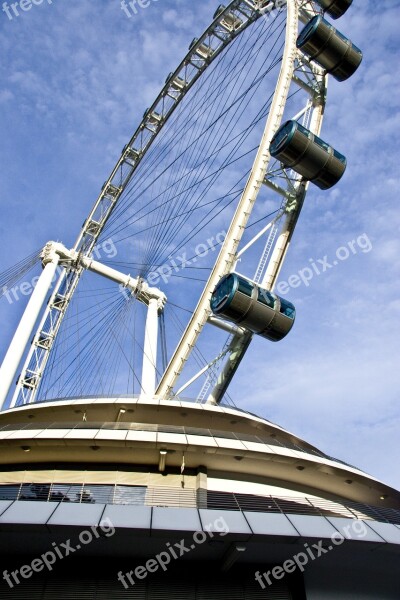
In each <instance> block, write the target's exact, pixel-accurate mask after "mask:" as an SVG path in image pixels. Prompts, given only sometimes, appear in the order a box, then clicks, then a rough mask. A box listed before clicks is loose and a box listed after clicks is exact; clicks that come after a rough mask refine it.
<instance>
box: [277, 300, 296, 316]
mask: <svg viewBox="0 0 400 600" xmlns="http://www.w3.org/2000/svg"><path fill="white" fill-rule="evenodd" d="M280 312H281V313H282V314H283V315H286V316H287V317H290V318H291V319H294V317H295V314H296V309H295V307H294V306H293V304H291V302H288V301H287V300H283V298H281V309H280Z"/></svg>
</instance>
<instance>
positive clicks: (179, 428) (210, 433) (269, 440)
mask: <svg viewBox="0 0 400 600" xmlns="http://www.w3.org/2000/svg"><path fill="white" fill-rule="evenodd" d="M46 429H49V430H51V429H70V430H72V429H101V430H113V431H116V430H118V431H146V432H150V433H175V434H182V435H198V436H203V437H210V438H224V439H232V440H237V441H242V442H255V443H258V444H267V445H268V446H278V447H281V448H286V449H288V450H297V451H299V452H303V453H306V454H311V455H314V456H318V457H320V458H325V459H327V460H331V461H333V462H338V463H340V464H343V465H346V466H348V467H351V468H352V469H357V467H353V466H352V465H349V464H348V463H345V462H344V461H342V460H338V459H336V458H332V457H331V456H328V455H327V454H324V453H323V452H320V451H319V450H317V449H316V448H313V447H310V446H306V445H305V446H304V447H303V446H300V445H299V444H296V443H295V442H292V441H290V440H288V439H285V437H284V436H285V434H282V438H281V439H280V438H279V433H273V434H272V436H271V435H269V436H267V435H254V434H248V433H239V432H238V433H235V432H232V431H222V430H218V429H205V428H204V429H202V428H198V427H185V426H183V425H152V424H147V423H129V422H118V423H116V422H109V423H104V422H90V421H80V422H79V423H77V422H76V421H75V422H63V421H61V422H53V423H36V422H35V423H32V422H31V423H9V424H7V425H4V426H3V427H1V426H0V432H6V431H10V432H11V431H21V430H24V431H28V430H35V431H36V430H46ZM357 470H359V469H357Z"/></svg>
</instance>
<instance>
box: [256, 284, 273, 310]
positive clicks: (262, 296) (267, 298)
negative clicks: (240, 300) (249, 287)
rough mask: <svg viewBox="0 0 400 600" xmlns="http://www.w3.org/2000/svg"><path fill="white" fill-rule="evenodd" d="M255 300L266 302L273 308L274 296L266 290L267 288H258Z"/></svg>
mask: <svg viewBox="0 0 400 600" xmlns="http://www.w3.org/2000/svg"><path fill="white" fill-rule="evenodd" d="M257 300H258V301H259V302H262V304H266V305H267V306H269V307H270V308H275V298H274V296H273V295H272V294H270V292H267V290H263V289H262V288H258V298H257Z"/></svg>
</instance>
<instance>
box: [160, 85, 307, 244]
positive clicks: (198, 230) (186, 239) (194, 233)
mask: <svg viewBox="0 0 400 600" xmlns="http://www.w3.org/2000/svg"><path fill="white" fill-rule="evenodd" d="M297 93H298V92H297V91H296V92H295V93H294V94H292V95H291V96H290V97H293V96H295V95H296V94H297ZM253 151H254V149H252V150H251V151H250V152H253ZM248 153H249V152H248ZM248 153H247V154H248ZM240 158H242V157H240ZM233 162H236V159H235V160H234V161H233ZM249 173H250V171H248V172H247V173H245V175H244V176H243V178H247V177H248V175H249ZM243 178H242V179H243ZM281 206H282V204H281ZM279 210H280V209H277V211H276V212H279ZM221 212H222V211H219V212H218V213H217V214H216V215H214V216H213V217H212V218H211V219H210V220H209V221H207V222H206V224H205V225H204V226H203V227H201V228H200V229H199V224H198V226H197V229H195V230H193V232H192V235H191V236H190V237H189V239H188V238H185V240H183V242H182V243H181V244H180V246H179V247H175V248H174V249H173V250H172V251H170V254H173V253H176V252H179V250H181V249H182V247H183V246H184V244H185V243H187V241H189V240H190V239H193V237H194V236H195V235H197V234H198V233H199V232H200V231H202V230H203V229H204V228H205V227H206V226H207V225H208V224H209V223H210V222H211V221H212V220H213V219H214V218H216V217H217V216H218V215H219V214H220V213H221ZM261 220H262V219H261ZM203 221H204V219H203ZM203 221H201V222H203Z"/></svg>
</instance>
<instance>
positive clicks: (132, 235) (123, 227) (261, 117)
mask: <svg viewBox="0 0 400 600" xmlns="http://www.w3.org/2000/svg"><path fill="white" fill-rule="evenodd" d="M296 94H297V91H296V92H295V93H294V94H292V95H291V96H290V97H289V98H292V97H293V96H294V95H296ZM272 96H273V94H272V95H271V97H270V98H272ZM269 106H270V100H269V102H268V103H267V105H266V109H265V110H266V113H265V114H264V112H263V113H262V114H261V115H260V117H259V118H257V119H256V120H255V121H254V122H252V123H251V124H250V125H249V126H248V127H247V128H246V129H245V130H243V131H242V132H240V133H239V134H237V135H236V136H235V137H234V138H233V139H232V141H237V140H238V139H239V138H240V136H241V135H242V134H243V133H245V132H247V131H250V129H251V128H252V127H253V126H255V125H257V124H258V123H259V122H260V121H262V120H264V119H265V116H266V114H268V110H269ZM257 147H258V146H255V147H254V148H252V149H251V150H250V151H248V152H246V153H245V154H243V155H240V156H239V157H237V158H236V159H235V160H234V161H232V162H231V163H229V164H228V165H227V166H231V165H232V164H234V163H235V162H237V161H238V160H240V159H241V158H243V157H245V156H247V155H248V154H249V153H251V152H253V151H254V150H255V149H256V148H257ZM205 160H206V159H205ZM281 171H282V169H280V172H281ZM213 174H214V173H212V174H211V175H207V176H206V177H205V178H204V179H203V181H205V180H206V179H208V178H209V177H211V176H212V175H213ZM239 181H241V180H239ZM174 199H175V197H173V198H172V200H174ZM204 206H205V205H204ZM157 210H158V207H155V208H153V209H151V211H149V212H148V213H144V215H141V216H140V217H137V218H136V219H135V220H134V221H131V222H128V223H125V224H124V225H123V226H121V227H120V228H119V229H118V231H119V232H121V231H123V230H124V229H127V228H129V227H131V226H132V225H134V224H136V223H137V222H140V221H141V220H142V219H143V218H144V217H146V216H147V215H148V214H150V213H152V212H155V211H157ZM142 231H143V230H139V231H138V232H133V233H132V234H130V235H129V236H126V237H123V238H117V239H116V240H115V241H116V242H121V241H124V240H126V239H129V238H131V237H134V236H136V235H139V234H140V233H142ZM108 233H109V235H110V232H108ZM112 234H114V231H112V232H111V235H112Z"/></svg>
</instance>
